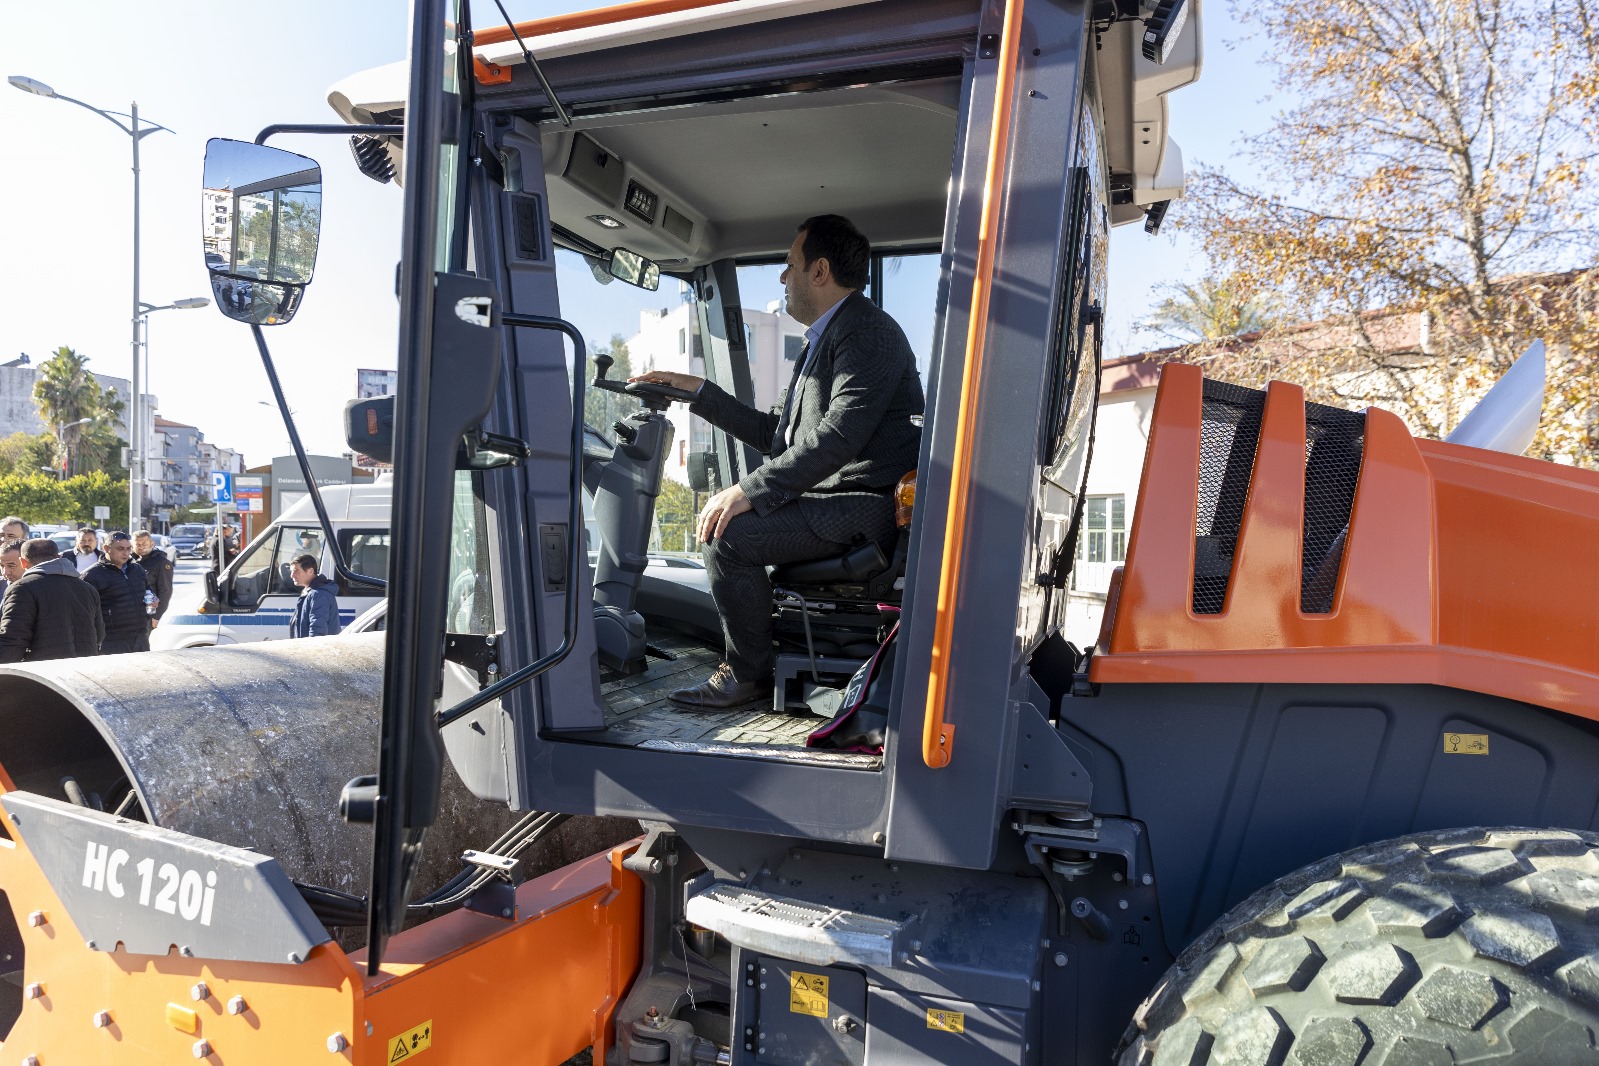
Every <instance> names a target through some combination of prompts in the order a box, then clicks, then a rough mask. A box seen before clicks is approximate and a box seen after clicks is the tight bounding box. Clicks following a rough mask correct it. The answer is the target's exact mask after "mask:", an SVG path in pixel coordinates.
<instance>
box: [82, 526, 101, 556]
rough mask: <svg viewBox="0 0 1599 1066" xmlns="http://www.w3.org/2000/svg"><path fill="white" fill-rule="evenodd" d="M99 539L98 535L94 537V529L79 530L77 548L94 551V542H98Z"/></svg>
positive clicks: (83, 550)
mask: <svg viewBox="0 0 1599 1066" xmlns="http://www.w3.org/2000/svg"><path fill="white" fill-rule="evenodd" d="M99 539H100V538H99V537H96V536H95V535H94V530H92V529H85V530H83V531H82V532H80V533H79V534H78V550H79V551H80V552H92V551H94V548H95V544H96V543H98V542H99Z"/></svg>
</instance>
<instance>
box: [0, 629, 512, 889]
mask: <svg viewBox="0 0 1599 1066" xmlns="http://www.w3.org/2000/svg"><path fill="white" fill-rule="evenodd" d="M382 663H383V634H382V633H369V634H361V635H357V636H338V637H316V638H312V639H309V640H294V641H262V642H260V643H257V644H239V645H232V646H229V647H217V648H191V649H188V650H184V651H169V652H146V653H142V654H138V655H104V656H90V657H86V658H78V659H56V660H52V661H47V662H39V663H21V664H13V665H8V666H5V667H0V765H3V766H4V767H5V769H6V772H7V773H8V774H9V775H10V777H11V779H12V781H13V783H15V785H16V786H17V788H19V789H21V790H25V791H29V792H35V793H38V794H41V795H59V794H60V788H61V784H60V780H61V777H62V776H63V775H64V774H72V775H73V776H75V777H78V778H79V781H80V784H82V785H83V786H84V788H85V790H86V791H101V792H106V791H108V790H110V789H111V788H112V787H113V786H114V785H115V784H116V782H117V781H118V779H119V778H120V777H122V776H123V775H126V777H127V779H128V781H129V782H130V783H131V785H132V787H133V789H134V790H135V792H136V793H137V794H138V799H139V804H140V809H141V810H142V812H143V816H144V818H145V819H146V820H147V821H149V822H151V823H153V824H155V825H160V826H163V827H166V828H169V829H173V830H176V831H178V832H181V833H185V834H188V835H190V836H194V837H200V838H202V839H205V840H213V841H217V842H219V843H222V844H227V845H230V846H233V847H239V848H250V849H252V850H254V851H257V852H259V853H261V854H263V855H270V856H272V857H274V858H276V859H277V860H278V862H280V863H281V864H282V866H283V868H284V870H286V871H287V872H288V874H289V875H290V876H291V877H293V878H295V879H296V880H300V881H306V882H310V883H314V884H319V885H324V886H327V887H329V888H337V889H341V890H346V891H355V892H361V891H364V887H365V884H366V880H367V871H368V864H369V853H370V850H371V847H372V836H371V831H370V830H369V829H367V828H366V827H364V826H351V825H346V824H345V823H344V822H342V821H340V820H339V815H338V801H339V793H340V790H341V789H342V788H343V787H344V784H345V783H346V782H347V781H349V780H350V779H351V778H352V777H356V776H358V775H361V774H367V773H371V772H372V770H373V769H374V767H375V765H376V762H377V736H378V707H379V695H380V690H381V685H382ZM509 822H510V816H509V814H508V812H506V811H504V810H503V809H501V808H496V807H494V806H491V805H488V804H485V803H482V802H480V801H478V800H477V799H475V798H474V797H473V796H472V795H471V794H470V793H469V792H467V790H466V789H465V788H464V787H463V786H462V784H461V782H460V779H459V778H458V777H457V776H456V775H455V774H454V772H453V771H451V770H449V769H448V768H447V769H446V773H445V784H444V791H443V795H442V798H441V809H440V818H439V822H438V824H437V825H436V826H435V827H434V829H433V830H432V831H431V832H430V833H429V834H428V837H427V842H426V844H425V845H424V848H425V852H424V859H423V867H422V870H421V873H420V876H419V883H420V884H421V885H422V888H423V890H424V891H426V890H427V889H429V888H432V887H434V886H436V885H438V884H440V883H442V882H443V881H444V880H446V879H448V878H449V877H450V876H452V875H453V874H454V872H455V871H456V869H458V867H459V863H458V858H459V856H460V853H461V852H462V851H463V850H464V849H465V848H467V847H472V846H474V845H480V844H481V843H483V841H484V840H490V839H493V837H494V836H495V835H497V834H498V832H499V831H500V830H501V829H503V828H504V827H505V826H506V825H508V824H509Z"/></svg>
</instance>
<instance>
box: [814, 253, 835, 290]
mask: <svg viewBox="0 0 1599 1066" xmlns="http://www.w3.org/2000/svg"><path fill="white" fill-rule="evenodd" d="M810 273H811V283H812V284H813V285H826V284H827V283H828V282H829V281H831V280H832V279H833V264H832V263H831V262H829V261H828V259H827V257H826V256H825V255H819V256H817V257H816V258H815V260H813V261H812V263H811V271H810Z"/></svg>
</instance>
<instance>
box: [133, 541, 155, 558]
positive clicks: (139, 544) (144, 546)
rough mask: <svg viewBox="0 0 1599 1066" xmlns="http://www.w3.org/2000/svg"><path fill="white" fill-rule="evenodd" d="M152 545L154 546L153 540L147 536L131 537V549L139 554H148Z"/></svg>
mask: <svg viewBox="0 0 1599 1066" xmlns="http://www.w3.org/2000/svg"><path fill="white" fill-rule="evenodd" d="M154 547H155V542H154V541H152V540H151V539H150V538H149V537H134V538H133V550H134V551H136V552H138V553H139V554H140V555H149V554H150V549H152V548H154Z"/></svg>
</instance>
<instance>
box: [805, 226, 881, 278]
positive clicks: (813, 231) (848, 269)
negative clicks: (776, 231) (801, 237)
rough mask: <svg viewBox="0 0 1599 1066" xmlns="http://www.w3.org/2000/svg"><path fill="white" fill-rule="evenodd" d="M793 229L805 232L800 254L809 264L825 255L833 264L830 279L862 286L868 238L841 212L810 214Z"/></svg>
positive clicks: (868, 261)
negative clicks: (797, 227)
mask: <svg viewBox="0 0 1599 1066" xmlns="http://www.w3.org/2000/svg"><path fill="white" fill-rule="evenodd" d="M795 232H796V233H803V234H805V241H804V243H803V244H801V245H800V254H801V255H803V256H804V257H805V264H804V265H805V266H806V267H809V266H810V265H811V264H812V263H814V262H816V261H817V260H818V259H826V260H827V262H828V264H829V265H831V266H832V268H833V280H834V281H836V282H838V283H839V284H840V285H842V286H844V288H846V289H860V288H865V286H866V271H867V268H868V267H869V266H870V265H871V261H872V242H871V241H869V240H867V239H866V235H865V234H864V233H862V232H861V231H860V230H858V229H856V228H855V223H853V222H851V221H850V220H849V219H847V218H845V217H844V216H843V215H812V216H811V217H810V218H807V219H806V220H805V221H804V222H801V223H800V224H799V229H797V230H795Z"/></svg>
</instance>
